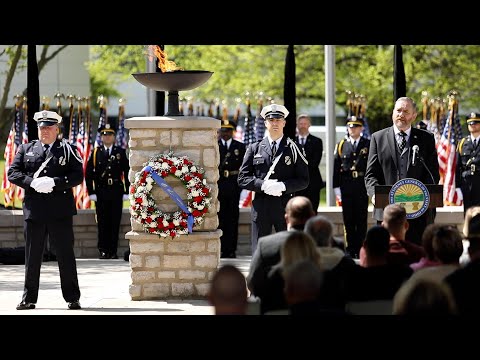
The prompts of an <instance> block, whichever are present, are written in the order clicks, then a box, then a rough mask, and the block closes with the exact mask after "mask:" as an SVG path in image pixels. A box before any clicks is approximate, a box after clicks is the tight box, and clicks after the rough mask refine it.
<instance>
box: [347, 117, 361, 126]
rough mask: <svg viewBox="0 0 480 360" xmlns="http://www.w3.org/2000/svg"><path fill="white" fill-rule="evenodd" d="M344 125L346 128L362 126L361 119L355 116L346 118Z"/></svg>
mask: <svg viewBox="0 0 480 360" xmlns="http://www.w3.org/2000/svg"><path fill="white" fill-rule="evenodd" d="M346 125H347V126H348V127H351V128H352V127H355V126H363V125H364V124H363V119H360V118H357V117H356V116H350V117H348V118H347V123H346Z"/></svg>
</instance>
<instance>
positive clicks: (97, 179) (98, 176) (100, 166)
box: [85, 145, 130, 195]
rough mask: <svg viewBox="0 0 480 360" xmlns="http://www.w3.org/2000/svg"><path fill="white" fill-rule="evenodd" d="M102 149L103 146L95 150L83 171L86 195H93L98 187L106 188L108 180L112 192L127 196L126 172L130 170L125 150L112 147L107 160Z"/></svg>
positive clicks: (128, 184)
mask: <svg viewBox="0 0 480 360" xmlns="http://www.w3.org/2000/svg"><path fill="white" fill-rule="evenodd" d="M104 149H105V147H104V146H103V145H102V146H101V147H97V148H95V149H94V150H93V151H92V153H91V154H90V158H89V159H88V162H87V167H86V170H85V183H86V185H87V190H88V194H89V195H92V194H95V193H96V192H97V191H98V189H99V188H100V186H102V185H103V186H106V185H107V184H108V179H112V184H113V185H112V187H111V188H112V189H113V190H116V191H118V193H119V194H128V191H129V187H130V181H129V180H128V171H129V170H130V165H129V162H128V158H127V155H126V152H125V150H124V149H122V148H121V147H119V146H115V145H113V146H112V150H111V151H112V152H111V153H110V159H109V158H108V157H107V155H106V154H105V152H104V151H103V150H104ZM94 160H95V163H94ZM122 178H123V181H122Z"/></svg>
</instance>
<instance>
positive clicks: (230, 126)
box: [220, 120, 237, 130]
mask: <svg viewBox="0 0 480 360" xmlns="http://www.w3.org/2000/svg"><path fill="white" fill-rule="evenodd" d="M236 128H237V124H235V122H234V121H231V120H222V126H221V127H220V130H235V129H236Z"/></svg>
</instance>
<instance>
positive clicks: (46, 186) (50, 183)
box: [30, 176, 55, 194]
mask: <svg viewBox="0 0 480 360" xmlns="http://www.w3.org/2000/svg"><path fill="white" fill-rule="evenodd" d="M30 186H31V187H33V188H34V189H35V191H36V192H39V193H44V194H49V193H51V192H52V191H53V187H54V186H55V180H53V178H51V177H49V176H42V177H39V178H36V179H33V181H32V182H31V183H30Z"/></svg>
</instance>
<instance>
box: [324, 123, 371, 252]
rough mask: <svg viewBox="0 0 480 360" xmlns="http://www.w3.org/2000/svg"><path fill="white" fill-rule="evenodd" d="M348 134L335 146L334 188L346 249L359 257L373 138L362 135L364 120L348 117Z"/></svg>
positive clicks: (365, 227)
mask: <svg viewBox="0 0 480 360" xmlns="http://www.w3.org/2000/svg"><path fill="white" fill-rule="evenodd" d="M346 125H347V129H348V137H346V138H345V139H342V140H341V141H340V142H339V143H338V144H337V145H336V147H335V154H334V163H333V191H334V192H335V196H336V198H337V203H339V204H341V206H342V214H343V223H344V232H345V241H346V245H347V246H346V249H347V252H348V253H349V254H350V256H351V257H352V258H356V259H358V257H359V253H360V248H361V247H362V244H363V240H364V239H365V235H366V233H367V221H368V220H367V218H368V195H367V189H366V188H365V179H364V176H365V170H366V168H367V159H368V149H369V147H370V140H368V139H367V138H365V137H363V136H361V134H362V131H363V129H364V122H363V119H360V118H357V117H355V116H352V117H349V118H347V123H346Z"/></svg>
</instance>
